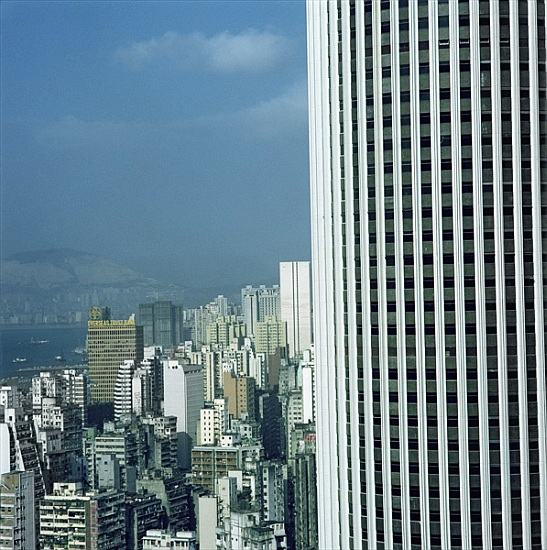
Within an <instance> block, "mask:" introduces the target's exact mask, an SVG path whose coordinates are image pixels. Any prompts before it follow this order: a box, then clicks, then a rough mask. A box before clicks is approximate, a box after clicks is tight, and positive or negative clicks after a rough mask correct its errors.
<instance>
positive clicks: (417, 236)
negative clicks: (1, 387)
mask: <svg viewBox="0 0 547 550" xmlns="http://www.w3.org/2000/svg"><path fill="white" fill-rule="evenodd" d="M408 18H409V44H410V46H409V49H410V56H409V57H410V130H411V135H412V138H411V161H412V230H413V248H414V307H415V322H416V380H417V396H416V401H417V405H416V407H417V412H418V461H419V476H420V528H421V537H422V547H423V548H430V546H431V539H430V528H429V472H428V470H429V469H428V445H427V398H426V369H425V328H424V276H423V271H424V270H423V242H422V189H421V185H422V171H421V153H420V150H421V149H420V68H419V44H418V41H419V39H418V4H417V2H409V3H408Z"/></svg>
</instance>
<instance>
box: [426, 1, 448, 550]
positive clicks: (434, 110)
mask: <svg viewBox="0 0 547 550" xmlns="http://www.w3.org/2000/svg"><path fill="white" fill-rule="evenodd" d="M429 93H430V113H431V203H432V217H433V280H434V289H433V292H434V304H435V364H436V371H437V372H436V374H437V377H436V382H437V435H438V442H439V445H438V452H437V455H438V461H439V510H440V523H441V548H443V550H444V549H447V550H448V549H449V548H450V547H451V545H450V495H449V490H450V488H449V483H448V435H447V425H446V421H447V412H446V360H445V334H444V332H445V322H444V265H443V204H442V203H443V194H442V184H441V133H440V82H439V18H438V5H437V3H436V2H431V3H430V4H429Z"/></svg>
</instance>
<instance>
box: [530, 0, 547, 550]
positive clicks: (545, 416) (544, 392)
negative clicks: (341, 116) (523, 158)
mask: <svg viewBox="0 0 547 550" xmlns="http://www.w3.org/2000/svg"><path fill="white" fill-rule="evenodd" d="M537 7H538V6H537V1H536V0H528V47H529V71H530V159H531V183H532V254H533V270H534V327H535V342H536V385H537V393H536V395H537V404H538V407H537V409H538V410H537V415H538V447H539V494H540V525H541V547H542V548H547V389H546V381H545V316H544V305H543V281H544V276H545V274H544V273H543V265H542V254H543V243H542V220H541V198H542V197H541V187H542V185H545V182H543V183H542V181H541V170H540V154H541V151H540V138H539V129H540V119H539V74H538V71H539V70H538V66H539V60H538V53H539V44H538V11H537ZM545 9H546V10H547V5H545ZM543 15H544V16H546V17H545V24H546V29H545V32H546V33H547V13H545V14H543Z"/></svg>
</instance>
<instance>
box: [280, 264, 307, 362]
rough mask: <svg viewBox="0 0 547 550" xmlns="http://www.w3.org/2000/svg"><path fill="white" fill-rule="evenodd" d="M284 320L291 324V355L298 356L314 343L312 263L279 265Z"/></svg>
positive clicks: (288, 335) (281, 308)
mask: <svg viewBox="0 0 547 550" xmlns="http://www.w3.org/2000/svg"><path fill="white" fill-rule="evenodd" d="M279 288H280V310H281V320H283V321H285V322H286V323H287V345H288V348H289V356H290V357H296V356H297V355H299V354H300V353H302V352H303V351H304V350H307V349H309V348H310V346H311V343H312V336H311V332H312V321H311V292H310V262H281V263H280V264H279Z"/></svg>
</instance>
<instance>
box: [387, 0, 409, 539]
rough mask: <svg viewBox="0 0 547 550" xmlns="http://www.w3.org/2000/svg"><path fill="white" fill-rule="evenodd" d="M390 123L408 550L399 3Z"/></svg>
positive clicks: (395, 2) (393, 16) (395, 5)
mask: <svg viewBox="0 0 547 550" xmlns="http://www.w3.org/2000/svg"><path fill="white" fill-rule="evenodd" d="M390 27H391V28H390V32H391V106H392V112H391V115H392V116H391V120H392V123H391V124H392V134H393V222H394V233H395V289H396V290H395V292H396V303H397V306H396V308H397V310H396V316H397V372H398V380H397V386H398V388H397V394H398V397H399V404H398V405H399V464H400V470H399V471H400V484H401V499H400V501H401V504H400V509H401V531H402V547H403V549H410V546H411V530H410V485H409V469H408V408H407V383H406V377H407V372H406V314H405V265H404V245H403V190H402V183H403V182H402V180H403V175H402V166H401V156H402V155H401V104H400V103H401V84H400V72H399V71H400V69H399V65H400V63H399V0H392V1H391V3H390Z"/></svg>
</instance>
